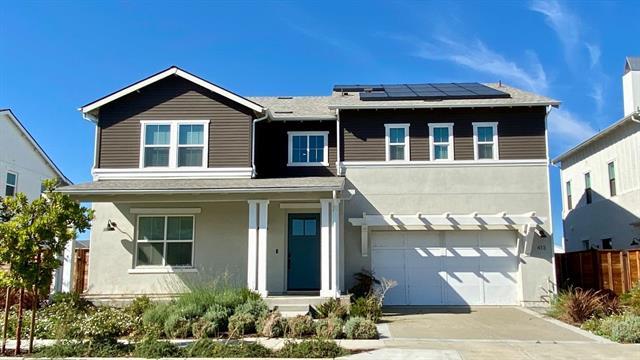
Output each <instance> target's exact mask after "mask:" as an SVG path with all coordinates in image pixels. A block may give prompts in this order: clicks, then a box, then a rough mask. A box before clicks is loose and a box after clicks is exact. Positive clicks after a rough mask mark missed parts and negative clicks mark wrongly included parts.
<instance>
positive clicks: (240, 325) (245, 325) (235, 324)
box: [229, 313, 256, 337]
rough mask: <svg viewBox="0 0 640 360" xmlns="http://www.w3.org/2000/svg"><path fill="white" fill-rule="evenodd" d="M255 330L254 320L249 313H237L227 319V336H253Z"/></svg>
mask: <svg viewBox="0 0 640 360" xmlns="http://www.w3.org/2000/svg"><path fill="white" fill-rule="evenodd" d="M255 330H256V318H255V317H254V316H253V315H251V314H250V313H237V314H233V315H232V316H231V317H230V318H229V336H234V337H240V336H244V335H246V334H253V333H254V332H255Z"/></svg>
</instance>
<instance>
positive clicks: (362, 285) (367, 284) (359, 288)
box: [349, 269, 380, 299]
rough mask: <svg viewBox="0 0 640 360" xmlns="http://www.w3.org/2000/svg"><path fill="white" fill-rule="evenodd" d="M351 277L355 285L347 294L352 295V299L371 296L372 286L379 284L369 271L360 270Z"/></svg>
mask: <svg viewBox="0 0 640 360" xmlns="http://www.w3.org/2000/svg"><path fill="white" fill-rule="evenodd" d="M353 277H354V278H355V279H356V285H354V286H353V287H352V288H351V289H349V292H350V293H352V294H353V297H354V298H356V299H357V298H361V297H366V296H369V295H371V292H372V290H373V286H374V285H377V284H380V281H378V280H377V279H376V278H375V277H374V276H373V273H372V272H371V271H369V270H364V269H363V270H362V271H361V272H359V273H355V274H354V275H353Z"/></svg>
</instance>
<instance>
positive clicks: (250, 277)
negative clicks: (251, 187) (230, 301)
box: [247, 200, 258, 291]
mask: <svg viewBox="0 0 640 360" xmlns="http://www.w3.org/2000/svg"><path fill="white" fill-rule="evenodd" d="M248 248H249V252H248V253H247V288H249V290H253V291H256V290H258V287H257V285H258V278H257V275H258V273H257V271H258V268H257V266H258V204H257V202H256V201H255V200H249V241H248Z"/></svg>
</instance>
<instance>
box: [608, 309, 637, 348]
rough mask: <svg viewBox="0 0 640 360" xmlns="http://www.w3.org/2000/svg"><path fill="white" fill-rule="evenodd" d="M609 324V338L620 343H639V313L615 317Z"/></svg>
mask: <svg viewBox="0 0 640 360" xmlns="http://www.w3.org/2000/svg"><path fill="white" fill-rule="evenodd" d="M615 318H617V319H616V321H614V322H613V324H612V325H611V337H610V338H611V340H613V341H617V342H622V343H640V315H635V314H632V313H628V314H624V315H622V316H618V317H615Z"/></svg>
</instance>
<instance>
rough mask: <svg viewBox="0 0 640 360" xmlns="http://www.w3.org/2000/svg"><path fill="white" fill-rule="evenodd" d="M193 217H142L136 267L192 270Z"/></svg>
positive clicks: (139, 226) (139, 222)
mask: <svg viewBox="0 0 640 360" xmlns="http://www.w3.org/2000/svg"><path fill="white" fill-rule="evenodd" d="M194 227H195V217H194V216H146V215H145V216H139V217H138V232H137V235H138V236H137V246H136V251H137V253H136V266H176V267H190V266H193V239H194V236H193V234H194Z"/></svg>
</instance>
